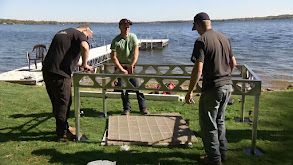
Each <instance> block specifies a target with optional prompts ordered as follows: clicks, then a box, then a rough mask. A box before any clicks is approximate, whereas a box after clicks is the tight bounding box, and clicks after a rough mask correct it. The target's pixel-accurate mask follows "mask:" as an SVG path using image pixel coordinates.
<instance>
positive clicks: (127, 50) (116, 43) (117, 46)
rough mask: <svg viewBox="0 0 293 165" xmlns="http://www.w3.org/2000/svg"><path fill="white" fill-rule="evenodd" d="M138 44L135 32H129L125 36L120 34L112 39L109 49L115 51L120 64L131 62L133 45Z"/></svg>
mask: <svg viewBox="0 0 293 165" xmlns="http://www.w3.org/2000/svg"><path fill="white" fill-rule="evenodd" d="M136 45H138V40H137V37H136V35H135V34H133V33H129V34H128V37H127V38H123V37H122V36H121V35H120V34H119V35H118V36H116V37H115V38H114V39H113V40H112V44H111V48H110V49H111V50H112V51H116V52H117V58H118V60H119V62H120V64H131V62H132V59H133V56H134V51H133V47H134V46H136Z"/></svg>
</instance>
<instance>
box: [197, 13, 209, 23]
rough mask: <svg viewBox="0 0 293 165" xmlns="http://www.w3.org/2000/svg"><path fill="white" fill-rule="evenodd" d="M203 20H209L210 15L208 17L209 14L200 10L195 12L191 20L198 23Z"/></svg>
mask: <svg viewBox="0 0 293 165" xmlns="http://www.w3.org/2000/svg"><path fill="white" fill-rule="evenodd" d="M203 20H210V17H209V15H208V14H207V13H204V12H201V13H198V14H196V16H195V17H194V20H193V22H194V23H200V22H202V21H203Z"/></svg>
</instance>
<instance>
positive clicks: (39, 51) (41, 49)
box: [32, 45, 47, 59]
mask: <svg viewBox="0 0 293 165" xmlns="http://www.w3.org/2000/svg"><path fill="white" fill-rule="evenodd" d="M32 52H35V53H36V58H41V59H43V58H44V56H45V54H46V52H47V48H46V46H45V45H35V46H34V48H33V51H32Z"/></svg>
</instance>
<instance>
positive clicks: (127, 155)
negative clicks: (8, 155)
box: [32, 149, 199, 165]
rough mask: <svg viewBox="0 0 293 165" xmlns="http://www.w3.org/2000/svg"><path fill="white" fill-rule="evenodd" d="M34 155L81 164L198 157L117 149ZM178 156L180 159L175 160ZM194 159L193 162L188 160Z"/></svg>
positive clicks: (163, 161) (162, 161)
mask: <svg viewBox="0 0 293 165" xmlns="http://www.w3.org/2000/svg"><path fill="white" fill-rule="evenodd" d="M32 154H34V155H38V156H39V155H41V156H50V157H51V158H50V160H49V163H61V164H76V165H77V164H82V165H85V164H87V163H88V162H91V161H95V160H109V161H113V162H114V161H116V163H117V164H198V163H197V161H196V160H195V159H196V158H198V157H199V155H197V154H193V153H182V152H171V153H170V152H164V153H162V152H140V151H136V150H134V151H132V150H130V151H117V152H116V153H105V152H103V151H82V152H76V153H65V154H64V153H60V152H58V151H57V150H56V149H40V150H35V151H33V152H32ZM176 158H180V160H176ZM190 160H194V162H190Z"/></svg>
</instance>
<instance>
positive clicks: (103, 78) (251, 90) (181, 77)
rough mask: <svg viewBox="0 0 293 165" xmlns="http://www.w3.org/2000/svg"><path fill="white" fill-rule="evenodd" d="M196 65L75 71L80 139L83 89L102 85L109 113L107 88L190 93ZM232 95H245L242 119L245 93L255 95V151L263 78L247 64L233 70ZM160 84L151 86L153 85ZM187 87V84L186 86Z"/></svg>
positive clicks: (253, 148)
mask: <svg viewBox="0 0 293 165" xmlns="http://www.w3.org/2000/svg"><path fill="white" fill-rule="evenodd" d="M192 68H193V65H137V66H136V67H135V74H128V75H125V74H121V73H119V72H117V71H115V66H114V65H113V64H105V65H100V66H98V70H99V71H100V73H96V74H92V73H74V74H73V84H74V99H75V105H74V109H75V118H76V133H77V139H76V140H77V141H79V140H80V139H79V138H80V137H79V134H80V121H79V120H80V88H100V89H102V95H103V97H102V98H103V111H104V115H105V116H107V110H106V95H107V92H106V89H116V90H146V91H149V90H150V91H153V90H156V91H170V92H187V90H188V84H189V80H190V74H191V72H192ZM118 78H120V79H121V80H122V81H124V82H125V83H124V84H125V85H123V86H115V85H114V82H115V81H117V79H118ZM130 78H136V79H139V80H140V82H141V84H140V86H138V87H134V86H133V85H132V84H131V83H130V82H129V79H130ZM232 80H233V93H232V94H233V95H242V104H241V114H240V118H241V121H244V111H245V96H246V95H249V96H254V98H255V100H254V117H253V128H252V144H251V151H252V152H253V153H254V152H255V151H256V139H257V126H258V114H259V99H260V94H261V79H260V78H259V77H258V76H257V75H256V74H255V73H254V72H253V71H252V70H251V69H250V68H249V67H248V66H246V65H238V66H237V68H236V69H235V70H234V71H233V73H232ZM201 81H202V80H200V82H199V83H198V84H197V85H196V89H195V90H194V92H200V89H201ZM166 82H173V83H174V84H175V87H174V88H173V89H169V88H167V87H166V86H165V83H166ZM154 83H155V84H159V85H158V86H151V84H154ZM186 86H187V87H186Z"/></svg>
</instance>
